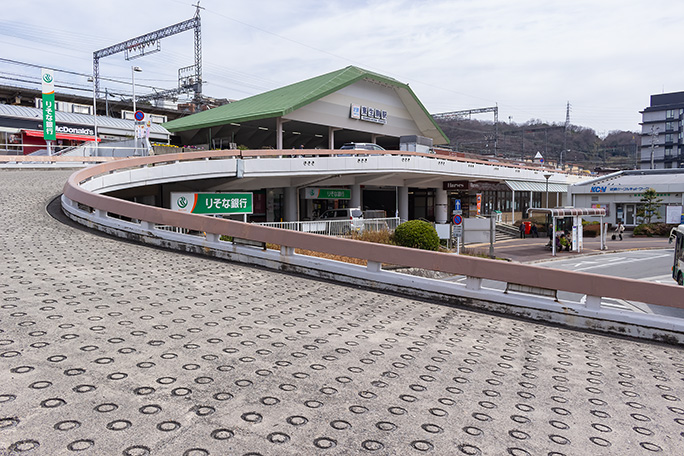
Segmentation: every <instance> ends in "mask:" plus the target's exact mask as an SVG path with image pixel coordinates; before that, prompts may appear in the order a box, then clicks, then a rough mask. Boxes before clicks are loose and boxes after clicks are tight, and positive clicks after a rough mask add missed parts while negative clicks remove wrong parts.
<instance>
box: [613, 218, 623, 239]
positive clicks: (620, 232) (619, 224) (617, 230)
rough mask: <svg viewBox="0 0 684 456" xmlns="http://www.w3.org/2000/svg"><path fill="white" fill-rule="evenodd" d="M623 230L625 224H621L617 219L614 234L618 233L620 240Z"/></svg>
mask: <svg viewBox="0 0 684 456" xmlns="http://www.w3.org/2000/svg"><path fill="white" fill-rule="evenodd" d="M624 232H625V226H624V225H623V224H622V220H620V221H618V224H617V226H616V227H615V234H617V235H618V237H619V238H620V240H622V233H624Z"/></svg>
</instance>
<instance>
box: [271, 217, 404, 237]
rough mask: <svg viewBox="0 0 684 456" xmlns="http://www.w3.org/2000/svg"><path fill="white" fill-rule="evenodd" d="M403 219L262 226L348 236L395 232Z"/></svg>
mask: <svg viewBox="0 0 684 456" xmlns="http://www.w3.org/2000/svg"><path fill="white" fill-rule="evenodd" d="M400 223H401V221H400V220H399V217H386V218H373V219H355V220H313V221H304V222H265V223H259V225H261V226H268V227H271V228H280V229H284V230H291V231H302V232H304V233H315V234H324V235H327V236H348V235H350V234H351V233H359V232H362V231H389V232H393V231H394V230H395V229H396V228H397V226H399V224H400Z"/></svg>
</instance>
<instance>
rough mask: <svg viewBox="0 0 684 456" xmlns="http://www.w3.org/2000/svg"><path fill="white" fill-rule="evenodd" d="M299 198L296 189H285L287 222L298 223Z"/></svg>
mask: <svg viewBox="0 0 684 456" xmlns="http://www.w3.org/2000/svg"><path fill="white" fill-rule="evenodd" d="M298 199H299V196H298V195H297V188H296V187H286V188H285V221H286V222H297V221H298V220H299V214H298V210H297V203H298Z"/></svg>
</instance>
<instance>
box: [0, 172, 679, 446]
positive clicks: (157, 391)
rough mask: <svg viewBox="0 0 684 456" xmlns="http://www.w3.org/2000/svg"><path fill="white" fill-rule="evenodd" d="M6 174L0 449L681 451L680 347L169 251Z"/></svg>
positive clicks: (45, 176) (56, 179)
mask: <svg viewBox="0 0 684 456" xmlns="http://www.w3.org/2000/svg"><path fill="white" fill-rule="evenodd" d="M69 174H70V172H68V171H14V170H13V171H0V177H1V178H0V191H2V194H3V198H2V200H1V201H2V202H1V203H0V206H1V207H2V214H3V217H2V220H3V230H2V235H1V236H0V239H1V242H2V245H1V247H2V248H1V249H0V258H1V261H0V380H2V381H1V382H0V411H1V414H0V453H2V452H3V449H4V452H5V453H7V454H29V455H34V454H35V455H57V454H60V455H61V454H94V455H146V454H179V455H188V456H190V455H192V456H195V455H209V454H211V455H223V454H236V455H247V454H252V455H254V454H263V455H271V454H273V455H302V454H331V455H332V454H383V455H385V454H395V455H407V454H445V455H446V454H448V455H453V454H456V455H458V454H466V455H490V454H512V455H538V454H555V455H562V454H565V455H574V454H625V455H628V454H629V455H636V454H644V455H646V454H654V453H659V454H668V455H670V454H678V453H679V452H680V451H681V448H682V445H683V444H684V405H682V399H684V384H683V382H684V380H683V378H684V350H683V349H682V348H681V347H680V346H671V345H663V344H658V343H651V342H644V341H638V340H633V339H625V338H620V337H611V336H606V335H601V334H597V333H591V332H583V331H574V330H571V329H567V328H562V327H557V326H549V325H546V324H543V323H535V322H529V321H523V320H520V319H513V318H506V317H502V316H498V315H493V314H488V313H479V312H476V311H472V310H466V309H464V308H460V307H452V306H446V305H439V304H436V303H434V302H430V301H426V300H419V299H415V298H405V297H401V296H398V295H391V294H384V293H378V292H374V291H369V290H366V289H361V288H357V287H351V286H344V285H338V284H335V283H331V282H327V281H319V280H313V279H310V278H306V277H302V276H297V275H290V274H283V273H278V272H273V271H269V270H263V269H258V268H253V267H247V266H243V265H240V264H235V263H229V262H224V261H219V260H213V259H208V258H206V257H199V256H193V255H185V254H181V253H178V252H173V251H166V250H161V249H156V248H151V247H146V246H141V245H139V244H135V243H128V242H123V241H121V240H117V239H111V238H109V237H106V236H103V235H99V234H95V233H92V232H89V231H86V230H83V229H80V228H76V227H73V226H70V225H67V224H64V223H62V222H60V221H57V220H55V219H53V218H52V217H51V216H50V215H49V214H48V213H47V212H46V206H47V205H48V203H49V202H50V201H51V200H52V199H53V198H54V197H55V196H57V195H58V194H59V193H60V192H61V189H62V187H63V185H64V182H65V181H66V179H67V177H68V176H69Z"/></svg>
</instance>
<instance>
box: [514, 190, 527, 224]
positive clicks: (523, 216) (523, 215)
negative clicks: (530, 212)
mask: <svg viewBox="0 0 684 456" xmlns="http://www.w3.org/2000/svg"><path fill="white" fill-rule="evenodd" d="M520 212H522V207H520ZM522 218H525V214H522ZM514 223H515V190H511V225H513V224H514Z"/></svg>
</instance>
